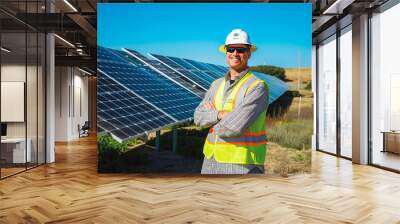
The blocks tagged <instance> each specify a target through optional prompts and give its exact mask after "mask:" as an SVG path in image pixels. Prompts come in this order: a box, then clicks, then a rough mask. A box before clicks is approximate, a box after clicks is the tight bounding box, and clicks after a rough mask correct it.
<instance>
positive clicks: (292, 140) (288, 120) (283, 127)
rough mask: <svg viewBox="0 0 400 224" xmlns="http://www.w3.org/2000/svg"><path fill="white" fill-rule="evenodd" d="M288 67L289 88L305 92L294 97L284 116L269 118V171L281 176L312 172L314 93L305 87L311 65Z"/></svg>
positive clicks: (309, 80) (267, 164) (267, 161)
mask: <svg viewBox="0 0 400 224" xmlns="http://www.w3.org/2000/svg"><path fill="white" fill-rule="evenodd" d="M285 70H286V78H287V79H288V80H289V81H288V82H287V83H288V84H289V89H290V90H298V91H299V92H300V94H301V95H302V96H301V97H294V98H293V101H292V104H291V106H290V108H289V110H288V112H287V113H286V114H285V115H283V116H282V117H277V118H270V117H269V118H267V131H268V133H269V134H268V137H269V140H270V142H269V143H268V147H267V158H266V168H267V172H268V173H273V174H276V173H279V174H280V175H282V176H288V174H292V173H302V172H310V169H311V149H310V144H311V134H312V128H313V125H312V122H313V112H314V110H313V93H312V92H311V90H307V89H306V88H305V87H306V86H307V84H308V83H309V82H311V69H310V68H300V69H297V68H289V69H285ZM299 84H300V85H299ZM299 129H301V130H299ZM289 146H291V147H289ZM300 146H301V147H300ZM292 147H296V148H297V149H295V148H292Z"/></svg>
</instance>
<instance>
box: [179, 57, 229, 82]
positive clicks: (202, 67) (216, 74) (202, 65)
mask: <svg viewBox="0 0 400 224" xmlns="http://www.w3.org/2000/svg"><path fill="white" fill-rule="evenodd" d="M184 60H185V61H186V62H188V63H190V64H191V65H193V66H194V67H196V68H197V69H199V70H200V71H202V72H205V73H207V74H208V75H209V76H211V77H213V78H215V79H218V78H221V77H222V76H224V75H225V73H226V72H220V71H216V70H214V69H213V68H212V67H210V66H208V65H207V64H206V63H201V62H197V61H194V60H190V59H184Z"/></svg>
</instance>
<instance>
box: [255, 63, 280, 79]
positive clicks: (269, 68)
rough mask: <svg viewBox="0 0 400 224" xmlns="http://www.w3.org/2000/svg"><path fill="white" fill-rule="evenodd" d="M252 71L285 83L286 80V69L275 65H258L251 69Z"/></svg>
mask: <svg viewBox="0 0 400 224" xmlns="http://www.w3.org/2000/svg"><path fill="white" fill-rule="evenodd" d="M250 69H251V70H252V71H255V72H261V73H264V74H267V75H273V76H275V77H277V78H278V79H281V80H283V81H285V80H286V75H285V69H284V68H281V67H277V66H273V65H258V66H253V67H251V68H250Z"/></svg>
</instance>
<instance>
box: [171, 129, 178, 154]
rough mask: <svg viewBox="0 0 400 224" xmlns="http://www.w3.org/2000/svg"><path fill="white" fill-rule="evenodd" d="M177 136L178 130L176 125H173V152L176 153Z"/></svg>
mask: <svg viewBox="0 0 400 224" xmlns="http://www.w3.org/2000/svg"><path fill="white" fill-rule="evenodd" d="M177 138H178V131H177V130H176V127H173V128H172V152H174V153H176V145H177V144H176V143H177Z"/></svg>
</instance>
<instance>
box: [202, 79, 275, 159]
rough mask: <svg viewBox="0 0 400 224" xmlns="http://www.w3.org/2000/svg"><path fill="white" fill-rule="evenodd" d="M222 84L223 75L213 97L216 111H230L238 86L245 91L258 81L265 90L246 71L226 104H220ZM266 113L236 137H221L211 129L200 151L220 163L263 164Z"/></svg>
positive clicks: (265, 140)
mask: <svg viewBox="0 0 400 224" xmlns="http://www.w3.org/2000/svg"><path fill="white" fill-rule="evenodd" d="M249 81H251V83H249ZM225 83H226V81H225V78H224V79H223V80H222V82H221V83H220V85H219V87H218V89H217V91H216V93H215V96H214V105H215V108H216V109H217V110H218V111H226V112H231V111H232V110H233V109H234V108H235V102H237V101H238V93H239V92H240V90H241V88H247V89H246V90H245V91H246V92H248V91H249V90H250V89H252V88H253V87H255V86H256V85H257V84H259V83H263V84H264V85H265V88H266V89H267V90H268V87H267V85H266V83H265V82H264V81H263V80H260V79H257V78H256V77H255V76H254V75H253V74H252V73H251V72H248V73H247V74H246V75H244V77H242V78H241V80H240V81H239V82H238V83H237V84H236V86H235V87H234V88H233V90H232V92H231V94H230V95H229V96H228V98H227V99H226V101H225V104H223V95H224V88H225ZM244 85H245V86H246V87H244ZM243 96H244V95H243ZM265 116H266V109H265V110H264V111H263V112H262V113H261V114H260V115H259V116H258V118H257V119H256V121H254V123H253V124H252V125H250V127H249V128H248V129H247V130H246V131H245V132H242V133H241V134H240V135H239V136H235V137H220V136H218V135H216V134H215V133H214V131H213V129H212V128H211V129H210V131H209V133H208V135H207V139H206V142H205V144H204V148H203V154H204V155H205V156H206V157H207V158H208V159H210V158H211V157H212V156H214V158H215V160H216V161H218V162H220V163H237V164H256V165H263V164H264V161H265V154H266V145H267V136H266V131H265Z"/></svg>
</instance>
